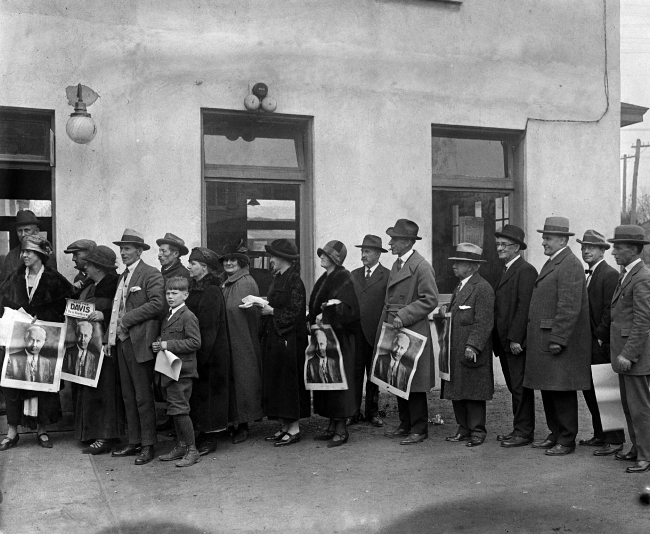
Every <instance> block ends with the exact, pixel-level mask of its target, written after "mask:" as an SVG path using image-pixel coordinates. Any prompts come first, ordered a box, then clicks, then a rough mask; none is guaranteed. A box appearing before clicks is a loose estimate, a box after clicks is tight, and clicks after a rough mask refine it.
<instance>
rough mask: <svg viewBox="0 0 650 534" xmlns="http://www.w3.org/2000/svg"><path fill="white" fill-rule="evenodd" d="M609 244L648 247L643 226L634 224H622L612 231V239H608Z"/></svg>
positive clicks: (649, 243)
mask: <svg viewBox="0 0 650 534" xmlns="http://www.w3.org/2000/svg"><path fill="white" fill-rule="evenodd" d="M607 241H609V242H610V243H630V244H632V245H650V241H648V240H647V239H646V237H645V230H644V229H643V226H637V225H636V224H622V225H621V226H617V227H616V228H615V229H614V237H613V238H612V239H608V240H607Z"/></svg>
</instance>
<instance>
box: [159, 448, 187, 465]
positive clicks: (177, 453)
mask: <svg viewBox="0 0 650 534" xmlns="http://www.w3.org/2000/svg"><path fill="white" fill-rule="evenodd" d="M186 453H187V448H186V447H185V445H176V447H174V448H173V449H172V450H171V451H169V452H168V453H167V454H161V455H160V456H158V459H159V460H160V461H161V462H171V461H172V460H180V459H181V458H183V457H184V456H185V454H186Z"/></svg>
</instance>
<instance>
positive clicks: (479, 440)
mask: <svg viewBox="0 0 650 534" xmlns="http://www.w3.org/2000/svg"><path fill="white" fill-rule="evenodd" d="M484 441H485V436H483V437H479V436H472V437H471V438H470V440H469V441H468V442H467V443H466V444H465V447H478V446H479V445H483V442H484Z"/></svg>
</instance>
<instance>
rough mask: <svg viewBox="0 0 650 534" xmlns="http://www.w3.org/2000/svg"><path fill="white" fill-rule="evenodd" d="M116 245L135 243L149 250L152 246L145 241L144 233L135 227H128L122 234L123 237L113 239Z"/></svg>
mask: <svg viewBox="0 0 650 534" xmlns="http://www.w3.org/2000/svg"><path fill="white" fill-rule="evenodd" d="M113 244H114V245H118V246H120V245H135V246H136V247H140V248H141V249H142V250H149V249H150V248H151V247H150V246H149V245H147V244H146V243H145V242H144V237H142V234H141V233H140V232H138V231H136V230H134V229H133V228H127V229H126V230H124V233H123V234H122V239H120V240H119V241H113Z"/></svg>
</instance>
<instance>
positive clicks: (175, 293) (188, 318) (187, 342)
mask: <svg viewBox="0 0 650 534" xmlns="http://www.w3.org/2000/svg"><path fill="white" fill-rule="evenodd" d="M188 290H189V282H188V280H187V279H186V278H182V277H180V276H179V277H174V278H170V279H168V280H167V284H166V286H165V293H166V299H167V304H168V305H169V313H168V315H167V316H166V317H165V318H164V319H163V321H162V325H161V328H160V338H159V340H158V341H156V342H155V343H153V345H152V348H153V350H154V352H156V353H158V352H160V351H161V350H168V351H169V352H171V353H173V354H174V355H175V356H177V357H179V358H180V359H181V361H182V366H181V372H180V375H179V377H178V380H174V379H172V378H169V377H168V376H166V375H163V374H161V375H160V385H161V387H162V388H164V390H165V392H166V394H167V415H168V416H170V417H173V419H174V426H175V428H176V436H177V440H178V441H177V443H176V447H174V448H173V449H172V450H171V452H169V453H168V454H163V455H162V456H160V457H159V459H160V460H162V461H163V462H169V461H172V460H180V461H179V462H177V463H176V467H189V466H190V465H193V464H195V463H197V462H199V461H200V460H201V456H200V455H199V451H198V450H197V449H196V444H195V441H194V427H193V425H192V420H191V419H190V397H191V395H192V383H193V380H194V379H196V378H198V377H199V375H198V373H197V371H196V351H197V350H198V349H199V348H200V347H201V333H200V331H199V320H198V319H197V318H196V315H194V314H193V313H192V312H191V311H190V310H189V309H188V308H187V306H185V299H187V297H188V295H189V291H188Z"/></svg>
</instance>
